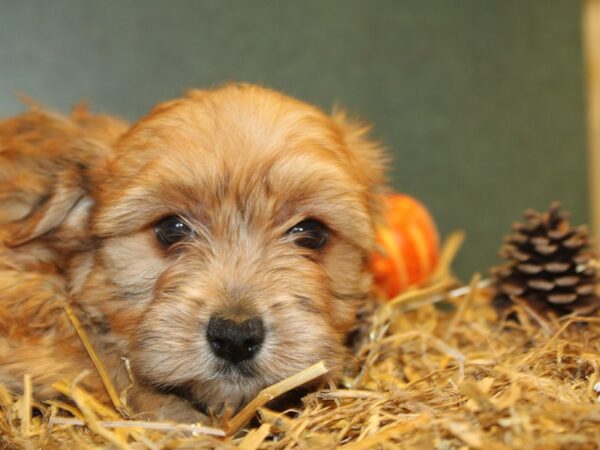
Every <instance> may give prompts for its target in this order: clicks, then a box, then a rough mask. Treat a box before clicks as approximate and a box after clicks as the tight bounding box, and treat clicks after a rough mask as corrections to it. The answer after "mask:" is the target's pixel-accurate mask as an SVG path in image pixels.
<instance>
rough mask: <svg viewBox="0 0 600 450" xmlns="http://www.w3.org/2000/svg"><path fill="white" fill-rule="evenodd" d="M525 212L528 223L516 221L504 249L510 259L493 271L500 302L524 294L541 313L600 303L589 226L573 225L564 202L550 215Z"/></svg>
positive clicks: (585, 310) (593, 306)
mask: <svg viewBox="0 0 600 450" xmlns="http://www.w3.org/2000/svg"><path fill="white" fill-rule="evenodd" d="M524 216H525V219H526V223H525V224H521V223H516V224H514V225H513V233H512V234H510V235H508V236H507V237H506V238H505V245H504V246H503V247H502V249H501V250H500V255H501V256H502V257H503V258H504V259H505V260H506V263H505V264H503V265H501V266H499V267H495V268H493V269H492V271H491V274H492V281H493V286H494V287H495V292H496V294H495V298H494V303H495V304H496V305H497V306H506V305H509V304H511V303H512V302H513V301H514V300H515V299H517V298H518V299H522V300H524V301H526V302H527V303H528V304H529V305H530V306H531V307H533V308H534V309H535V310H536V311H537V312H540V313H548V312H550V311H555V312H556V313H557V314H567V313H571V312H577V313H578V314H586V313H590V312H591V311H593V310H595V309H596V308H598V307H600V298H599V297H598V295H597V292H596V286H597V283H598V275H597V273H596V269H595V268H594V267H593V266H592V265H591V264H590V261H591V259H592V258H593V256H594V255H593V253H592V251H591V250H590V245H589V239H588V234H589V233H588V230H587V228H586V227H585V226H580V227H577V228H571V226H570V225H569V221H568V213H566V212H563V211H560V204H559V203H553V204H552V205H551V206H550V210H549V211H548V212H546V213H543V214H542V213H538V212H536V211H532V210H528V211H526V212H525V214H524Z"/></svg>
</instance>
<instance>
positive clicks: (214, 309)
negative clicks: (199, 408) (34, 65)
mask: <svg viewBox="0 0 600 450" xmlns="http://www.w3.org/2000/svg"><path fill="white" fill-rule="evenodd" d="M366 131H367V130H366V129H365V128H364V127H362V126H360V125H357V124H354V123H352V122H349V121H348V120H347V119H346V118H345V117H344V115H343V114H334V115H333V116H328V115H326V114H324V113H323V112H321V111H320V110H318V109H317V108H314V107H312V106H309V105H307V104H304V103H302V102H300V101H298V100H295V99H292V98H289V97H286V96H284V95H281V94H279V93H276V92H273V91H270V90H267V89H264V88H260V87H257V86H251V85H234V84H231V85H227V86H224V87H221V88H219V89H215V90H210V91H192V92H189V93H188V94H187V95H186V96H185V97H184V98H181V99H177V100H173V101H170V102H167V103H164V104H161V105H159V106H157V107H156V108H154V109H153V110H152V111H151V112H150V114H149V115H148V116H147V117H145V118H143V119H142V120H140V121H139V122H137V123H135V124H134V125H133V126H131V127H129V126H127V125H126V124H124V123H122V122H120V121H118V120H116V119H112V118H108V117H98V116H90V115H89V114H87V113H86V112H85V111H81V110H80V111H76V113H75V114H74V115H73V116H72V117H71V118H63V117H59V116H54V115H52V114H49V113H46V112H44V111H41V110H37V109H34V110H32V111H30V112H28V113H26V114H24V115H23V116H19V117H16V118H13V119H10V120H8V121H5V122H3V123H0V186H1V189H0V192H1V196H0V222H2V225H1V226H0V239H1V240H2V241H4V242H5V244H4V246H2V247H0V382H3V383H5V384H7V385H8V386H9V387H10V388H11V389H13V390H15V391H18V390H19V389H20V386H21V380H22V376H23V374H24V373H31V374H32V376H33V382H34V391H35V393H36V395H37V396H38V397H40V398H42V399H43V398H50V397H52V396H55V395H56V393H55V392H54V391H53V389H52V388H51V384H52V383H53V382H55V381H56V380H59V379H63V378H74V377H76V376H78V375H79V374H80V373H81V372H82V371H83V370H85V369H90V374H89V375H88V376H87V377H86V378H85V379H84V382H85V383H86V387H87V388H88V389H90V390H92V391H93V392H94V393H95V395H97V396H99V397H101V398H105V397H104V396H105V393H104V390H103V388H102V386H101V384H100V381H99V380H98V379H97V377H96V375H95V372H94V371H93V370H92V365H91V363H90V361H89V358H88V356H87V354H86V353H85V352H84V350H83V349H82V347H81V345H80V344H79V341H78V339H77V338H76V337H75V336H74V333H73V330H72V327H71V326H70V324H69V323H68V322H67V320H66V318H65V315H64V312H63V310H62V306H63V305H65V304H70V305H71V306H72V307H73V308H74V309H75V310H76V312H77V314H78V315H79V316H80V318H81V319H82V320H83V321H84V323H85V324H86V327H87V329H88V333H89V334H90V335H91V336H92V339H93V340H94V344H95V346H96V349H97V351H98V352H99V354H100V355H101V357H102V359H103V360H104V362H105V363H106V365H107V366H108V367H109V369H110V372H111V375H112V377H113V379H114V383H115V384H116V386H117V388H118V389H120V390H121V389H125V388H126V387H127V386H128V385H130V384H131V380H130V379H129V378H130V377H129V375H128V372H127V371H126V370H125V368H124V363H123V361H124V360H125V359H127V360H128V361H129V362H130V364H131V375H133V378H134V379H133V388H131V389H129V391H128V402H129V404H130V405H132V406H133V407H134V408H135V409H136V410H137V411H138V412H139V413H146V414H149V415H152V416H154V417H159V418H160V417H167V418H177V419H183V420H190V419H193V418H194V417H195V415H196V414H197V412H196V409H195V407H194V405H198V404H201V405H203V406H204V407H208V408H212V409H213V410H217V409H218V408H220V407H221V406H222V405H224V404H229V405H232V406H233V407H239V406H240V405H242V404H244V403H245V402H247V401H248V400H250V399H252V397H253V396H254V395H255V394H256V393H257V392H258V390H260V389H261V388H263V387H265V386H267V385H269V384H271V383H275V382H277V381H279V380H281V379H283V378H285V377H288V376H290V375H292V374H293V373H295V372H297V371H299V370H301V369H304V368H306V367H307V366H309V365H310V364H313V363H315V362H317V361H319V360H324V361H326V363H327V364H328V366H329V367H331V368H333V369H334V370H333V373H334V376H335V374H339V371H340V369H341V366H342V361H343V360H344V357H345V356H347V355H346V349H345V347H344V345H343V342H344V338H345V336H346V334H347V333H348V332H349V331H350V330H351V329H352V327H353V326H354V324H355V321H356V308H357V305H358V304H359V303H360V302H361V301H362V300H364V299H365V298H366V297H367V296H368V294H369V291H370V286H371V278H370V275H369V273H368V270H367V261H368V257H369V254H370V252H371V251H372V249H373V244H374V221H375V218H376V217H377V213H378V206H377V205H378V196H379V193H380V191H381V189H382V169H383V163H382V155H381V151H380V149H379V148H378V146H377V145H375V144H373V143H372V142H370V141H369V140H368V139H367V138H366V136H365V134H366ZM171 215H177V216H179V217H182V218H183V219H184V220H185V221H186V223H187V224H188V226H189V227H190V228H191V229H192V230H193V231H194V236H193V237H191V238H189V239H185V240H183V241H181V242H179V243H177V244H176V245H175V246H173V247H172V248H165V247H164V246H162V245H161V244H160V243H159V242H158V240H157V238H156V235H155V225H156V223H157V221H159V220H160V219H161V218H164V217H167V216H171ZM307 218H314V219H318V220H319V221H321V222H322V223H324V224H326V226H327V227H328V229H329V234H330V239H329V242H328V243H327V244H326V245H325V246H324V248H322V249H318V250H311V249H307V248H303V247H301V246H298V245H295V241H294V236H291V235H289V234H287V233H286V231H287V230H289V229H290V228H291V227H292V226H294V225H295V224H297V223H298V222H300V221H302V220H304V219H307ZM213 315H219V316H222V317H226V318H230V319H232V320H243V319H245V318H249V317H260V318H262V320H263V321H264V325H265V330H266V332H265V333H266V334H265V341H264V344H263V346H262V347H261V349H260V351H259V353H258V354H257V356H256V358H254V359H252V360H250V361H245V362H244V363H243V364H244V370H243V371H241V370H237V369H236V367H233V366H232V365H228V364H225V363H224V362H223V361H222V360H220V359H219V358H217V357H216V356H215V355H214V354H213V352H211V350H210V348H209V345H208V343H207V340H206V337H205V334H206V327H207V323H208V321H209V318H210V317H211V316H213ZM182 392H184V393H185V395H183V396H182V395H181V393H182ZM175 394H179V395H175Z"/></svg>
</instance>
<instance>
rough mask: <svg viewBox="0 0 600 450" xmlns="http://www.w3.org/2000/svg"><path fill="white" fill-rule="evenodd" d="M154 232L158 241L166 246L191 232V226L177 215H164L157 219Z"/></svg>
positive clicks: (189, 234)
mask: <svg viewBox="0 0 600 450" xmlns="http://www.w3.org/2000/svg"><path fill="white" fill-rule="evenodd" d="M154 232H155V233H156V238H157V239H158V240H159V241H160V243H161V244H163V245H166V246H167V247H169V246H171V245H173V244H175V243H176V242H179V241H180V240H182V239H183V238H185V237H188V236H191V235H192V234H193V231H192V230H191V228H190V227H189V226H188V225H187V224H186V223H185V222H184V221H183V220H182V219H181V218H179V217H177V216H169V217H165V218H164V219H161V220H160V221H158V223H157V224H156V226H155V227H154Z"/></svg>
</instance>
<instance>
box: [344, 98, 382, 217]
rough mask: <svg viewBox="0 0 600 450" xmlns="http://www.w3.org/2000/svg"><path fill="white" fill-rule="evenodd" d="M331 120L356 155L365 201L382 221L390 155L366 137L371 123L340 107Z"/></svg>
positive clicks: (374, 215)
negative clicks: (353, 116)
mask: <svg viewBox="0 0 600 450" xmlns="http://www.w3.org/2000/svg"><path fill="white" fill-rule="evenodd" d="M332 118H333V120H334V121H335V122H336V123H337V125H338V126H339V127H340V128H341V130H342V134H343V136H344V140H345V143H346V146H347V147H348V149H349V150H350V151H351V153H352V154H353V156H354V158H355V165H356V170H357V172H358V173H359V174H360V176H361V177H362V178H363V181H364V182H365V184H366V186H367V189H368V197H369V198H368V202H369V209H370V212H371V215H372V217H373V220H374V222H379V221H380V220H381V214H382V212H383V209H382V208H383V207H382V201H381V199H382V196H383V195H384V194H385V193H386V192H388V191H389V188H388V187H387V181H388V180H387V177H386V169H387V165H388V164H389V158H388V157H387V155H386V154H385V151H384V150H383V148H382V146H381V144H380V143H379V142H377V141H374V140H372V139H370V138H369V132H370V131H371V126H370V125H368V124H365V123H362V122H360V121H357V120H354V119H350V118H348V116H347V114H346V113H345V112H344V111H341V110H335V109H334V111H333V113H332Z"/></svg>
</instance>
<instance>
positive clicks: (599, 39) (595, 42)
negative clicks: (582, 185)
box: [583, 0, 600, 252]
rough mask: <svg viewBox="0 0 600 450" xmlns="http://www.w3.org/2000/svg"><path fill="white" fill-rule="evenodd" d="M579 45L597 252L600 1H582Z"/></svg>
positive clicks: (599, 246)
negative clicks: (581, 44)
mask: <svg viewBox="0 0 600 450" xmlns="http://www.w3.org/2000/svg"><path fill="white" fill-rule="evenodd" d="M583 42H584V50H585V59H586V72H585V74H586V83H587V129H588V179H589V196H590V218H591V225H592V236H593V238H594V241H595V248H596V250H597V251H599V252H600V0H586V1H585V4H584V8H583Z"/></svg>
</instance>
